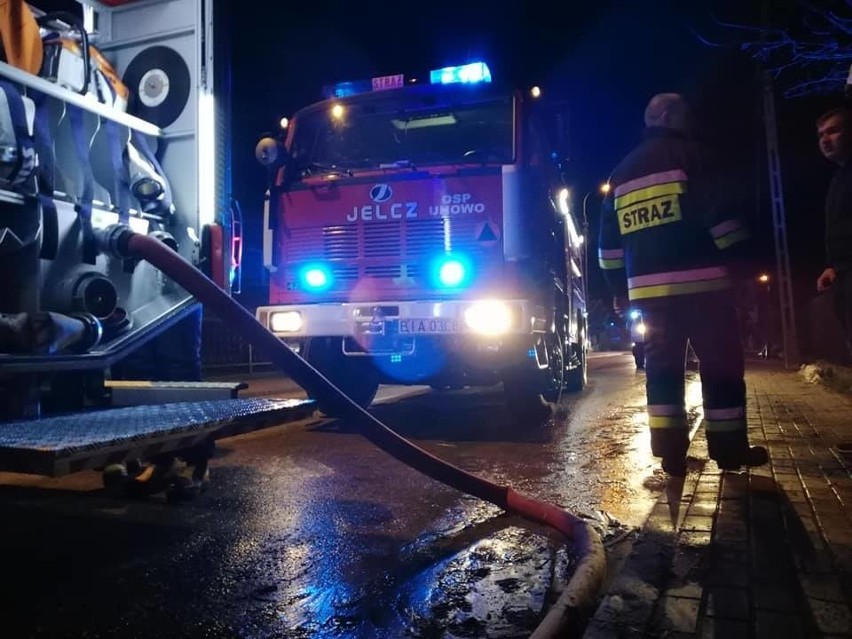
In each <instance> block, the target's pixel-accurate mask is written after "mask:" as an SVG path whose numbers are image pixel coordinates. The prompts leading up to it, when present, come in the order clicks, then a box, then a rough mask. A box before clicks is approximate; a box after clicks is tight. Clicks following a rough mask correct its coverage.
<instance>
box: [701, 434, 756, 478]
mask: <svg viewBox="0 0 852 639" xmlns="http://www.w3.org/2000/svg"><path fill="white" fill-rule="evenodd" d="M707 450H708V452H709V453H710V459H712V460H715V462H716V465H717V466H718V467H719V470H729V471H737V470H739V469H740V467H741V466H748V467H753V466H763V465H764V464H766V463H767V462H768V461H769V453H768V452H767V451H766V449H765V448H764V447H763V446H751V447H750V446H749V445H748V435H747V433H746V431H744V430H742V431H737V432H733V433H707Z"/></svg>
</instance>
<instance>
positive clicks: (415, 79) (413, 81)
mask: <svg viewBox="0 0 852 639" xmlns="http://www.w3.org/2000/svg"><path fill="white" fill-rule="evenodd" d="M409 82H411V84H414V83H415V82H417V78H411V79H410V80H409Z"/></svg>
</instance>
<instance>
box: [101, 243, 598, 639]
mask: <svg viewBox="0 0 852 639" xmlns="http://www.w3.org/2000/svg"><path fill="white" fill-rule="evenodd" d="M101 237H102V243H103V244H105V246H104V248H105V249H106V250H108V251H109V252H111V253H113V254H115V255H117V256H118V257H122V258H128V257H134V258H140V259H143V260H145V261H147V262H149V263H150V264H152V265H153V266H155V267H156V268H158V269H159V270H161V271H162V272H163V273H164V274H165V275H167V276H168V277H170V278H171V279H173V280H174V281H175V282H177V283H178V284H180V285H181V286H182V287H183V288H184V289H186V290H187V291H188V292H190V293H191V294H192V295H194V296H195V298H196V299H198V300H199V301H200V302H201V303H202V304H203V305H204V306H205V307H206V308H207V309H208V310H211V311H212V312H213V313H215V314H216V315H217V316H218V317H219V318H220V319H221V320H223V321H224V322H225V324H227V325H229V326H231V327H233V328H235V329H237V330H238V331H239V332H240V333H241V334H242V336H243V337H244V338H245V339H246V340H247V341H249V342H250V343H251V344H252V346H254V347H255V348H257V349H258V350H259V351H261V352H263V353H264V354H265V355H266V356H267V357H268V358H269V359H270V360H271V361H272V362H273V363H274V364H276V365H277V366H278V367H280V368H281V370H282V371H284V372H286V373H287V374H288V375H289V376H290V377H291V378H292V379H293V380H294V381H295V382H296V383H298V384H299V385H300V386H301V387H302V388H304V389H305V390H306V391H308V392H309V393H310V394H311V395H313V396H315V397H316V396H320V395H325V396H327V397H329V396H330V397H331V398H332V399H333V400H334V401H335V402H336V403H338V404H339V405H340V407H341V413H342V414H343V415H344V416H345V417H346V419H347V420H348V421H350V422H351V423H353V424H355V425H356V426H357V427H358V428H359V430H360V432H361V433H362V434H363V435H364V436H365V437H366V438H367V439H369V440H370V441H371V442H373V443H374V444H375V445H376V446H378V447H379V448H381V449H382V450H383V451H385V452H386V453H388V454H389V455H391V456H393V457H395V458H396V459H398V460H400V461H401V462H403V463H404V464H407V465H408V466H411V467H412V468H415V469H416V470H419V471H420V472H421V473H423V474H424V475H426V476H428V477H431V478H432V479H435V480H437V481H440V482H442V483H444V484H447V485H448V486H452V487H453V488H456V489H457V490H460V491H462V492H465V493H468V494H470V495H474V496H475V497H479V498H480V499H483V500H485V501H488V502H490V503H492V504H495V505H496V506H499V507H500V508H503V509H504V510H507V511H509V512H513V513H516V514H518V515H521V516H522V517H524V518H526V519H528V520H530V521H534V522H538V523H541V524H545V525H547V526H550V527H551V528H554V529H556V530H557V531H559V532H560V533H562V534H563V535H565V536H566V537H567V538H568V539H569V540H571V542H572V544H573V546H574V548H575V549H576V551H577V554H578V557H579V561H578V564H577V568H576V570H575V571H574V575H573V576H572V578H571V580H570V581H569V583H568V585H567V586H566V588H565V590H564V591H563V592H562V594H561V596H560V598H559V600H558V601H557V603H556V604H554V605H553V606H551V608H550V610H549V611H548V613H547V614H546V615H545V618H544V620H543V621H542V623H541V624H540V625H539V626H538V628H537V629H536V630H535V632H534V633H533V635H532V637H534V638H536V639H539V638H543V637H553V636H556V634H557V633H560V632H564V629H565V628H566V627H567V625H569V624H574V623H576V621H577V619H576V618H577V615H578V613H579V611H580V610H581V609H583V608H585V607H587V606H589V604H591V603H592V601H593V600H594V599H595V598H596V597H597V594H598V590H599V589H600V587H601V585H602V583H603V579H604V575H605V572H606V557H605V554H604V549H603V545H602V543H601V540H600V537H599V536H598V534H597V533H596V532H595V531H594V529H592V527H591V526H590V525H589V524H588V523H587V522H585V521H584V520H583V519H581V518H579V517H577V516H575V515H572V514H571V513H569V512H567V511H565V510H563V509H561V508H559V507H557V506H554V505H552V504H548V503H545V502H542V501H539V500H537V499H533V498H531V497H527V496H525V495H522V494H520V493H518V492H516V491H514V490H512V489H511V488H509V487H507V486H500V485H499V484H495V483H493V482H490V481H488V480H486V479H482V478H481V477H477V476H476V475H473V474H471V473H468V472H466V471H464V470H462V469H461V468H458V467H457V466H453V465H452V464H449V463H447V462H445V461H443V460H441V459H439V458H438V457H435V456H434V455H432V454H430V453H428V452H426V451H425V450H423V449H421V448H418V447H417V446H415V445H414V444H412V443H411V442H409V441H408V440H406V439H405V438H403V437H401V436H399V435H397V434H396V433H395V432H393V431H392V430H390V429H389V428H388V427H387V426H385V425H384V424H382V423H381V422H380V421H379V420H378V419H376V418H375V417H373V415H371V414H370V413H369V412H368V411H366V410H364V409H363V408H361V407H360V406H359V405H357V404H356V403H354V402H353V401H352V400H350V399H349V398H348V397H347V396H346V395H344V394H343V393H342V392H341V391H340V390H339V389H338V388H337V387H335V386H334V385H332V384H331V383H330V382H329V381H328V380H327V379H326V378H325V377H324V376H323V375H322V374H320V373H319V372H318V371H317V370H316V369H314V368H313V367H312V366H311V365H310V364H308V363H307V362H306V361H305V360H303V359H302V358H301V357H299V355H297V354H296V353H295V352H293V351H292V350H291V349H290V348H289V347H288V346H286V345H285V344H284V343H283V342H281V340H279V339H278V338H277V337H276V336H275V335H274V334H272V333H271V332H270V331H268V330H267V329H266V327H265V326H263V325H262V324H260V322H258V321H257V320H256V319H255V318H254V316H253V315H251V313H249V312H248V311H247V310H246V309H245V308H243V307H242V306H240V305H239V304H238V303H237V302H236V301H234V300H233V299H231V297H230V296H229V295H228V294H227V293H225V292H224V291H223V290H222V289H221V288H219V287H218V286H217V285H216V284H214V283H213V282H212V281H211V280H210V279H208V278H207V277H206V276H205V275H204V274H203V273H201V272H200V271H199V270H198V269H196V268H195V267H193V266H192V264H190V263H189V262H187V261H186V260H185V259H184V258H183V257H181V256H180V255H179V254H178V253H177V252H175V251H174V250H172V249H171V248H169V247H168V246H166V245H165V244H163V243H162V242H160V241H159V240H158V239H156V238H153V237H149V236H145V235H140V234H138V233H134V232H133V231H131V230H129V229H127V228H126V227H111V228H110V229H107V230H106V231H105V232H104V234H103V235H102V236H101Z"/></svg>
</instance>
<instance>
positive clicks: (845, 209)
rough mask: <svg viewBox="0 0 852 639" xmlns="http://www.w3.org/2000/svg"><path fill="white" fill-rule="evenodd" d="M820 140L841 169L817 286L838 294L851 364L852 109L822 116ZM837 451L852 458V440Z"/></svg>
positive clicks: (831, 196)
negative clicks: (824, 263) (823, 264)
mask: <svg viewBox="0 0 852 639" xmlns="http://www.w3.org/2000/svg"><path fill="white" fill-rule="evenodd" d="M850 78H852V73H850ZM847 86H848V85H847ZM849 97H852V95H850V96H849ZM817 138H818V141H819V150H820V151H821V152H822V154H823V156H824V157H825V159H827V160H828V161H830V162H833V163H834V164H836V165H837V168H836V169H835V172H834V176H833V177H832V179H831V183H830V184H829V187H828V193H827V194H826V197H825V257H826V267H825V270H823V272H822V273H821V274H820V276H819V277H818V278H817V284H816V286H817V290H818V291H820V292H822V291H826V290H829V289H831V291H832V293H833V294H834V312H835V313H836V314H837V319H838V320H839V321H840V326H841V327H842V329H843V338H844V340H845V342H846V354H845V355H846V357H845V360H844V363H848V362H849V360H850V358H852V109H849V108H848V107H838V108H836V109H832V110H831V111H828V112H826V113H824V114H822V115H821V116H820V117H819V118H818V119H817ZM835 448H836V449H837V451H838V452H839V453H842V454H844V455H850V454H852V441H846V442H840V443H839V444H837V446H836V447H835Z"/></svg>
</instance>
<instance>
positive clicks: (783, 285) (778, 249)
mask: <svg viewBox="0 0 852 639" xmlns="http://www.w3.org/2000/svg"><path fill="white" fill-rule="evenodd" d="M761 74H762V84H763V123H764V127H765V129H766V158H767V168H768V170H769V197H770V201H771V203H772V226H773V229H774V235H775V268H776V271H777V274H778V286H776V287H775V288H776V290H777V291H778V311H779V313H780V314H781V336H782V342H783V345H784V365H785V366H786V367H787V368H791V367H793V366H798V363H799V339H798V334H797V331H796V309H795V306H794V304H793V283H792V277H791V275H790V253H789V251H788V249H787V218H786V215H785V212H784V190H783V188H782V182H781V160H780V158H779V154H778V124H777V121H776V118H775V93H774V90H773V87H772V76H771V75H770V74H769V72H768V71H762V72H761Z"/></svg>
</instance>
